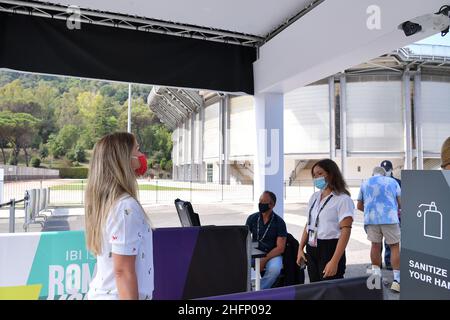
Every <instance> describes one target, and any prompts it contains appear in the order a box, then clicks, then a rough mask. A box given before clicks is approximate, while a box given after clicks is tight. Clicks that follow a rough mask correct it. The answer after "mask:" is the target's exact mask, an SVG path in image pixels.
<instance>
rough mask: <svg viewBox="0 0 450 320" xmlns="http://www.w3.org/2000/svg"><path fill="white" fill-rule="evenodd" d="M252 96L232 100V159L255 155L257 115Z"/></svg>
mask: <svg viewBox="0 0 450 320" xmlns="http://www.w3.org/2000/svg"><path fill="white" fill-rule="evenodd" d="M254 110H255V109H254V101H253V97H252V96H241V97H233V98H231V99H230V132H229V133H230V157H231V158H232V157H236V156H253V154H254V153H255V143H254V141H256V139H255V114H254V112H255V111H254Z"/></svg>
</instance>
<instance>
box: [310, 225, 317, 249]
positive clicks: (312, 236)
mask: <svg viewBox="0 0 450 320" xmlns="http://www.w3.org/2000/svg"><path fill="white" fill-rule="evenodd" d="M308 244H309V246H310V247H317V228H314V229H309V230H308Z"/></svg>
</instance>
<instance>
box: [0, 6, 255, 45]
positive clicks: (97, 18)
mask: <svg viewBox="0 0 450 320" xmlns="http://www.w3.org/2000/svg"><path fill="white" fill-rule="evenodd" d="M70 8H73V7H70V6H64V5H57V4H50V3H42V2H36V1H15V0H0V12H1V11H2V12H8V13H15V14H23V15H30V16H37V17H44V18H52V19H59V20H68V19H69V18H71V17H72V15H73V10H71V9H70ZM77 11H78V8H77ZM79 13H80V16H79V21H80V23H89V24H95V25H102V26H109V27H116V28H123V29H130V30H137V31H145V32H152V33H160V34H167V35H173V36H178V37H184V38H194V39H201V40H208V41H215V42H222V43H230V44H236V45H242V46H250V47H257V46H258V45H259V44H260V43H262V41H263V40H264V38H262V37H258V36H255V35H248V34H244V33H239V32H231V31H226V30H220V29H215V28H207V27H200V26H194V25H189V24H182V23H174V22H167V21H162V20H157V19H149V18H143V17H137V16H130V15H124V14H116V13H107V12H102V11H97V10H90V9H84V8H79Z"/></svg>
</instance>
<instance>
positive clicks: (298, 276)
mask: <svg viewBox="0 0 450 320" xmlns="http://www.w3.org/2000/svg"><path fill="white" fill-rule="evenodd" d="M298 247H299V243H298V241H297V239H295V238H294V236H293V235H292V234H290V233H288V234H287V237H286V247H285V249H284V253H283V268H282V269H281V272H280V275H279V276H278V278H277V280H276V281H275V283H274V284H273V285H272V288H278V287H285V286H292V285H296V284H304V283H305V270H304V269H302V268H300V267H299V266H298V265H297V253H298Z"/></svg>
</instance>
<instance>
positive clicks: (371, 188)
mask: <svg viewBox="0 0 450 320" xmlns="http://www.w3.org/2000/svg"><path fill="white" fill-rule="evenodd" d="M400 194H401V192H400V186H399V185H398V183H397V181H395V180H394V179H392V178H390V177H385V176H380V175H375V176H373V177H371V178H370V179H368V180H367V181H365V182H364V183H363V184H362V185H361V190H360V191H359V195H358V201H363V202H364V225H368V224H397V223H399V220H398V202H397V197H400Z"/></svg>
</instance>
